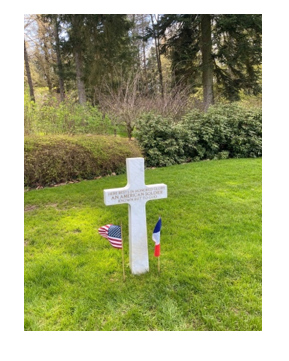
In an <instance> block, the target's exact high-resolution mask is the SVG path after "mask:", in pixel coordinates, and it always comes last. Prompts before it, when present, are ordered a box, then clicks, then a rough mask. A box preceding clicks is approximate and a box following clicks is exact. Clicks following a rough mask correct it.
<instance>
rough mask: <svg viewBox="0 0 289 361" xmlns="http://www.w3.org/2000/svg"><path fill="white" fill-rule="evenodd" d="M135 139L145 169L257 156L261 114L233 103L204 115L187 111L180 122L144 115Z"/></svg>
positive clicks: (260, 132) (259, 142) (259, 147)
mask: <svg viewBox="0 0 289 361" xmlns="http://www.w3.org/2000/svg"><path fill="white" fill-rule="evenodd" d="M136 137H137V139H138V142H139V144H140V146H141V148H142V151H143V154H144V156H145V159H146V164H147V165H148V166H167V165H172V164H178V163H183V162H188V161H196V160H202V159H224V158H245V157H260V156H261V155H262V111H261V109H260V108H258V109H250V108H248V109H245V108H244V107H242V106H239V105H236V104H225V105H216V106H212V107H210V108H209V111H208V112H207V113H203V112H201V111H198V110H194V111H192V112H189V113H188V114H186V115H185V116H183V117H182V118H181V120H180V121H179V122H175V121H173V120H172V119H169V118H168V119H161V118H160V117H159V116H155V115H153V114H146V115H144V116H143V117H141V118H140V120H139V122H138V130H137V133H136Z"/></svg>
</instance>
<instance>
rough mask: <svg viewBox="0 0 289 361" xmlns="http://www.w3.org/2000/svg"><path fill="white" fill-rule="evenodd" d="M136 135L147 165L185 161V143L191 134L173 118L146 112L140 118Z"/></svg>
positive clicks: (164, 164) (162, 164) (165, 164)
mask: <svg viewBox="0 0 289 361" xmlns="http://www.w3.org/2000/svg"><path fill="white" fill-rule="evenodd" d="M135 136H136V138H137V139H138V142H139V144H140V146H141V149H142V151H143V155H144V157H145V159H146V165H147V166H158V167H162V166H168V165H172V164H177V163H181V162H184V161H185V150H184V145H185V141H186V138H187V137H188V136H189V134H188V132H187V131H186V129H185V128H184V127H182V126H181V125H180V124H175V123H174V122H173V121H172V120H171V119H165V118H162V117H161V116H160V115H157V116H156V115H153V114H146V115H145V116H143V117H142V118H140V119H139V121H138V123H137V130H136V132H135Z"/></svg>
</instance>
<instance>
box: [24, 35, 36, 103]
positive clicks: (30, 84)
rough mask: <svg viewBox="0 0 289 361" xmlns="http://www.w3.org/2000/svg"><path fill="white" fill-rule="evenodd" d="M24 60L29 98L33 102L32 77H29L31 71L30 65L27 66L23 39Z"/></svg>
mask: <svg viewBox="0 0 289 361" xmlns="http://www.w3.org/2000/svg"><path fill="white" fill-rule="evenodd" d="M24 62H25V69H26V75H27V80H28V85H29V91H30V99H31V100H32V101H33V102H35V96H34V90H33V83H32V78H31V73H30V66H29V60H28V54H27V50H26V43H25V40H24Z"/></svg>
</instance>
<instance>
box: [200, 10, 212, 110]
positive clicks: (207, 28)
mask: <svg viewBox="0 0 289 361" xmlns="http://www.w3.org/2000/svg"><path fill="white" fill-rule="evenodd" d="M201 50H202V70H203V74H202V82H203V97H204V100H203V101H204V111H205V112H206V111H207V110H208V108H209V106H210V105H212V104H214V93H213V58H212V39H211V16H210V15H208V14H202V15H201Z"/></svg>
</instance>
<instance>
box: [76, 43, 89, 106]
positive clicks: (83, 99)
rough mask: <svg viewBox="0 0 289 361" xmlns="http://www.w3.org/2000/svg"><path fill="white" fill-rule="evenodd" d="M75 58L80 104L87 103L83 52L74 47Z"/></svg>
mask: <svg viewBox="0 0 289 361" xmlns="http://www.w3.org/2000/svg"><path fill="white" fill-rule="evenodd" d="M74 60H75V67H76V82H77V91H78V100H79V104H81V105H85V103H86V95H85V86H84V81H83V72H82V66H83V65H82V58H81V52H78V51H77V50H76V49H74Z"/></svg>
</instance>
